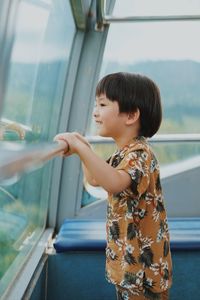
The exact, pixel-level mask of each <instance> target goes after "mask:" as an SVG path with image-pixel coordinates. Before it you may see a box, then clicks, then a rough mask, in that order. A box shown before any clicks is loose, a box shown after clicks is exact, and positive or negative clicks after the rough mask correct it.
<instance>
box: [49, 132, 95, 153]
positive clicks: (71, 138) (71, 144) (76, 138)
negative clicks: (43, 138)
mask: <svg viewBox="0 0 200 300" xmlns="http://www.w3.org/2000/svg"><path fill="white" fill-rule="evenodd" d="M54 141H56V142H58V143H59V141H64V142H65V143H66V150H65V151H64V152H63V154H62V155H63V156H69V155H72V154H74V153H77V152H78V148H79V145H80V143H84V144H85V145H87V146H88V147H90V144H89V143H88V141H87V140H86V139H85V138H84V137H83V136H82V135H81V134H79V133H78V132H72V133H69V132H65V133H59V134H57V135H56V136H55V137H54Z"/></svg>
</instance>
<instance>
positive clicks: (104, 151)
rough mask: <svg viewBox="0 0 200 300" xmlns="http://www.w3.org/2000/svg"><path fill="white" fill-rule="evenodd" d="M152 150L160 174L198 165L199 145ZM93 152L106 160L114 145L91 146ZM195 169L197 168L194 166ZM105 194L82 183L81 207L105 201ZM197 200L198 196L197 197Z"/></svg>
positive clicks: (157, 146)
mask: <svg viewBox="0 0 200 300" xmlns="http://www.w3.org/2000/svg"><path fill="white" fill-rule="evenodd" d="M151 146H152V149H153V151H154V153H155V154H156V157H157V158H158V161H159V164H160V168H161V174H162V171H163V170H164V167H165V166H168V167H169V170H170V169H171V170H174V169H175V170H176V171H178V169H179V168H181V167H182V166H183V164H187V165H190V167H191V163H192V164H193V165H194V164H195V162H196V161H198V163H199V158H200V155H199V153H200V143H199V142H196V143H191V142H190V143H183V142H181V143H176V142H174V143H172V142H171V143H155V142H152V143H151ZM93 149H94V151H95V152H96V153H97V154H98V155H99V156H100V157H102V158H103V159H105V160H107V159H108V158H109V156H110V155H111V154H112V153H114V151H115V150H116V147H115V145H114V143H99V144H93ZM195 167H197V166H195ZM106 196H107V195H106V192H105V191H104V190H103V189H101V188H99V187H98V188H96V187H92V186H90V185H88V184H87V183H84V189H83V194H82V207H84V206H87V205H89V204H91V203H93V202H95V201H99V200H104V199H106ZM197 198H198V196H197Z"/></svg>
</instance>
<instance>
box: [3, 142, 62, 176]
mask: <svg viewBox="0 0 200 300" xmlns="http://www.w3.org/2000/svg"><path fill="white" fill-rule="evenodd" d="M65 150H66V143H65V142H62V141H61V142H59V143H41V144H38V145H24V144H17V143H7V142H1V143H0V181H4V180H7V179H9V178H12V177H13V176H16V175H18V174H20V173H23V172H27V171H31V170H34V169H36V168H38V167H39V166H41V165H43V164H44V163H45V162H46V161H48V160H50V159H52V158H54V157H55V156H57V155H59V154H61V153H62V152H63V151H65Z"/></svg>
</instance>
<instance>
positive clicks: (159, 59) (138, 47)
mask: <svg viewBox="0 0 200 300" xmlns="http://www.w3.org/2000/svg"><path fill="white" fill-rule="evenodd" d="M199 31H200V22H164V23H157V22H156V23H154V22H153V23H140V24H133V23H127V24H125V23H123V24H112V25H111V27H110V31H109V34H108V39H107V43H106V48H105V53H104V58H103V64H102V68H101V75H100V77H102V76H104V75H105V74H108V73H112V72H118V71H125V72H126V71H127V72H136V73H141V74H145V75H147V76H149V77H150V78H152V79H153V80H155V81H156V83H157V84H158V86H159V87H160V91H161V96H162V102H163V122H162V126H161V128H160V131H159V133H198V132H199V131H200V122H199V115H200V101H199V99H200V84H199V83H200V81H199V78H200V42H199V39H198V38H197V37H198V35H199ZM191 33H192V34H191ZM119 41H120V42H119ZM90 132H91V133H93V132H95V131H94V126H93V124H90V129H89V133H90Z"/></svg>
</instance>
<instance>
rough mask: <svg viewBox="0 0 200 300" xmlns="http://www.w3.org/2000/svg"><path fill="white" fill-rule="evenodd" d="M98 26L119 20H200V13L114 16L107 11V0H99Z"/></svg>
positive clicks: (135, 21) (97, 11)
mask: <svg viewBox="0 0 200 300" xmlns="http://www.w3.org/2000/svg"><path fill="white" fill-rule="evenodd" d="M96 16H97V21H96V22H97V28H101V29H103V27H104V26H105V25H108V24H111V23H119V22H123V23H124V22H134V23H137V22H169V21H173V22H174V21H199V20H200V15H199V14H197V15H192V14H191V15H160V16H157V15H147V16H114V15H109V14H107V13H106V0H97V6H96Z"/></svg>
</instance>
